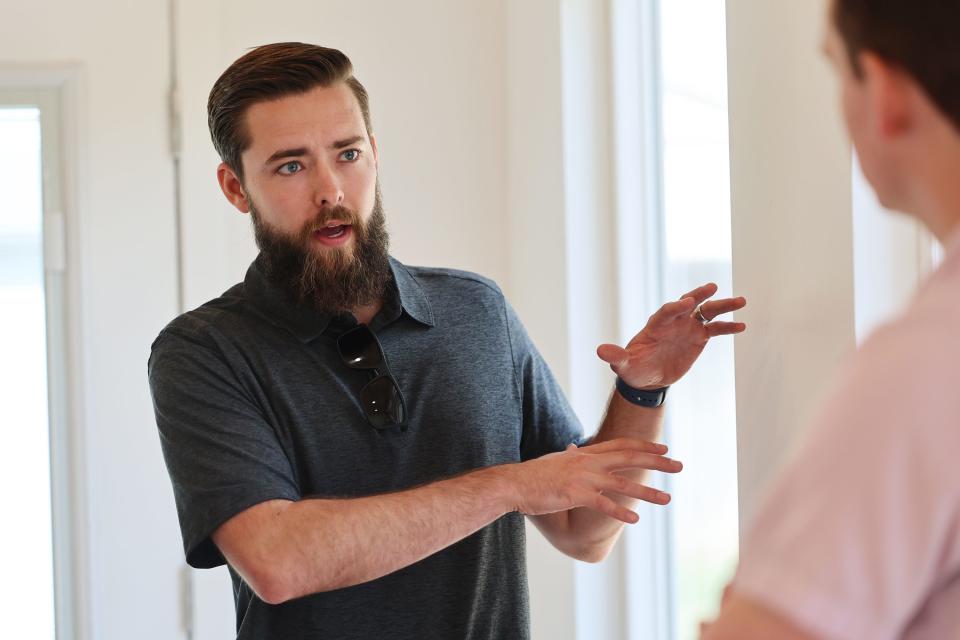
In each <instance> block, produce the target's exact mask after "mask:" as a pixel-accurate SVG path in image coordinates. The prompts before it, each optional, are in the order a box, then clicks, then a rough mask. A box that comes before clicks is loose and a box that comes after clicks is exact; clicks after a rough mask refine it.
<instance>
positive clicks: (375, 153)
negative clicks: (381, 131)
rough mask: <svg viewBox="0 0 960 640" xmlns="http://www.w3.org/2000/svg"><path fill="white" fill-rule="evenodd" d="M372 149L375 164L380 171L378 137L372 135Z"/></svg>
mask: <svg viewBox="0 0 960 640" xmlns="http://www.w3.org/2000/svg"><path fill="white" fill-rule="evenodd" d="M370 148H371V149H373V164H374V166H376V168H377V170H378V171H379V170H380V152H379V151H378V150H377V136H375V135H373V134H372V133H371V134H370Z"/></svg>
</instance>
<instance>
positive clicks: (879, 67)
mask: <svg viewBox="0 0 960 640" xmlns="http://www.w3.org/2000/svg"><path fill="white" fill-rule="evenodd" d="M860 68H861V69H862V70H863V82H864V84H865V87H866V92H867V99H868V100H869V101H870V109H871V111H872V112H873V113H874V115H875V120H874V122H875V124H876V126H877V128H878V131H877V133H878V134H879V135H880V137H881V138H882V139H885V140H890V139H892V138H896V137H899V136H901V135H903V134H904V133H905V132H906V131H907V130H908V129H909V128H910V126H911V125H912V115H913V114H912V113H911V110H910V102H911V101H910V93H911V91H912V86H911V79H910V77H909V76H908V75H907V74H905V73H904V72H903V71H902V70H901V69H899V68H898V67H895V66H893V65H891V64H890V63H889V62H887V61H886V60H884V59H883V58H881V57H880V56H878V55H876V54H875V53H872V52H869V51H868V52H863V53H861V54H860Z"/></svg>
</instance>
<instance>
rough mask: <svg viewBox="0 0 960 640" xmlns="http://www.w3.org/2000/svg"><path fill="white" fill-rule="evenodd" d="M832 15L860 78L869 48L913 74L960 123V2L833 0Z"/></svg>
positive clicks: (951, 117)
mask: <svg viewBox="0 0 960 640" xmlns="http://www.w3.org/2000/svg"><path fill="white" fill-rule="evenodd" d="M833 19H834V23H835V24H836V27H837V31H839V33H840V36H841V37H842V38H843V41H844V44H845V46H846V49H847V54H848V56H849V57H850V62H851V64H852V66H853V70H854V73H855V74H856V75H857V77H860V75H861V73H862V69H861V68H860V60H859V56H860V54H861V53H862V52H863V51H871V52H873V53H875V54H876V55H878V56H880V57H881V58H882V59H884V60H886V61H887V62H889V63H891V64H894V65H897V66H899V67H901V68H902V69H904V70H905V71H906V72H907V73H909V74H910V75H911V76H912V77H913V78H915V79H916V80H917V82H918V83H919V84H920V86H921V87H923V89H924V90H925V91H926V93H927V95H929V96H930V98H931V100H932V101H933V103H934V104H936V105H937V107H938V108H939V109H940V110H941V111H942V112H943V113H944V114H945V115H946V116H947V118H949V119H950V121H951V122H953V124H954V125H955V126H957V127H958V128H960V36H958V35H957V28H958V26H960V2H958V1H957V0H834V6H833Z"/></svg>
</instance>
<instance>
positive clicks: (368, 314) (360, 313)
mask: <svg viewBox="0 0 960 640" xmlns="http://www.w3.org/2000/svg"><path fill="white" fill-rule="evenodd" d="M381 308H383V300H381V299H377V300H376V301H374V302H372V303H371V304H367V305H363V306H361V307H355V308H354V309H352V313H353V316H354V317H355V318H356V319H357V322H359V323H360V324H366V325H369V324H370V321H371V320H373V318H374V316H376V315H377V314H378V313H379V312H380V309H381Z"/></svg>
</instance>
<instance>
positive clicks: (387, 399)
mask: <svg viewBox="0 0 960 640" xmlns="http://www.w3.org/2000/svg"><path fill="white" fill-rule="evenodd" d="M360 401H361V402H362V403H363V412H364V413H365V414H366V416H367V420H369V421H370V424H371V425H373V426H374V427H376V428H377V429H384V428H387V427H394V426H397V425H402V424H403V423H404V422H405V421H406V419H407V412H406V410H405V408H404V406H403V398H402V397H401V395H400V389H399V388H398V387H397V384H396V383H395V382H394V381H393V379H392V378H389V377H387V376H379V377H377V378H374V379H373V380H371V381H370V382H369V383H368V384H367V386H365V387H364V388H363V391H362V392H361V394H360Z"/></svg>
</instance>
